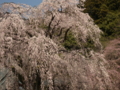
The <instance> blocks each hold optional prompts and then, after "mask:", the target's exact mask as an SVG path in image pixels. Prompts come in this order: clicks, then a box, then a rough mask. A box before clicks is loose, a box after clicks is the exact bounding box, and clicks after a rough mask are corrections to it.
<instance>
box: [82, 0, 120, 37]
mask: <svg viewBox="0 0 120 90" xmlns="http://www.w3.org/2000/svg"><path fill="white" fill-rule="evenodd" d="M85 8H86V9H85V11H84V12H87V13H89V15H90V16H91V17H92V18H93V19H94V20H95V23H96V24H97V25H98V26H99V27H100V29H101V30H102V31H104V35H105V36H107V37H108V36H109V37H112V38H114V37H118V36H120V0H86V2H85Z"/></svg>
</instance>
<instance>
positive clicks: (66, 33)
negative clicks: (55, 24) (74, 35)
mask: <svg viewBox="0 0 120 90" xmlns="http://www.w3.org/2000/svg"><path fill="white" fill-rule="evenodd" d="M71 28H72V27H69V28H68V29H67V30H66V32H65V36H64V41H66V40H67V35H68V32H69V31H70V29H71Z"/></svg>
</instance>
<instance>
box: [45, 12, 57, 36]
mask: <svg viewBox="0 0 120 90" xmlns="http://www.w3.org/2000/svg"><path fill="white" fill-rule="evenodd" d="M51 14H52V17H51V20H50V22H49V24H48V28H47V31H46V37H47V36H48V35H50V30H51V24H52V22H53V20H54V19H55V15H53V13H51Z"/></svg>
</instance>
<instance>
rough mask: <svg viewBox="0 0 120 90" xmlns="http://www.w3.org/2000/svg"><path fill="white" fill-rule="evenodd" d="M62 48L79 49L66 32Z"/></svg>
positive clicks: (72, 36)
mask: <svg viewBox="0 0 120 90" xmlns="http://www.w3.org/2000/svg"><path fill="white" fill-rule="evenodd" d="M63 46H64V47H65V48H66V49H68V50H71V49H79V48H80V46H79V44H78V43H77V41H76V38H75V37H74V35H73V34H72V32H68V34H67V39H66V40H65V41H64V42H63Z"/></svg>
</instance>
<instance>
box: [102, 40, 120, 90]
mask: <svg viewBox="0 0 120 90" xmlns="http://www.w3.org/2000/svg"><path fill="white" fill-rule="evenodd" d="M104 55H105V58H106V59H107V60H108V62H109V63H110V67H109V72H110V74H111V76H112V78H113V79H115V80H116V82H115V83H113V84H115V85H116V86H117V87H119V89H120V39H115V40H112V41H110V42H109V44H108V45H107V47H106V48H105V50H104Z"/></svg>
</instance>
